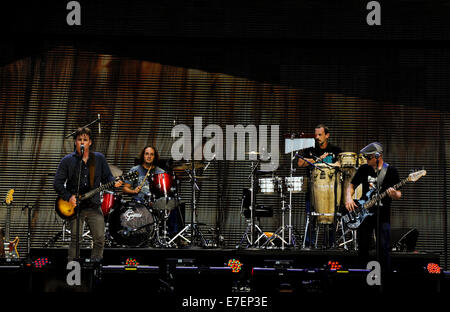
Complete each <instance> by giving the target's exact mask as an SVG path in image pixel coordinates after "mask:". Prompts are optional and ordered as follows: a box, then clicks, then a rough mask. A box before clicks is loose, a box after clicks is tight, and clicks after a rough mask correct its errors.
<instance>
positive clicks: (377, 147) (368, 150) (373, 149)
mask: <svg viewBox="0 0 450 312" xmlns="http://www.w3.org/2000/svg"><path fill="white" fill-rule="evenodd" d="M359 152H360V153H361V154H366V155H367V154H375V153H380V154H382V153H383V145H381V144H380V143H378V142H373V143H370V144H369V145H367V146H366V147H364V148H363V149H362V150H360V151H359Z"/></svg>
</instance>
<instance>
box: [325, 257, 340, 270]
mask: <svg viewBox="0 0 450 312" xmlns="http://www.w3.org/2000/svg"><path fill="white" fill-rule="evenodd" d="M328 269H330V270H335V271H337V270H340V269H342V265H341V264H340V263H339V262H338V261H333V260H330V261H328Z"/></svg>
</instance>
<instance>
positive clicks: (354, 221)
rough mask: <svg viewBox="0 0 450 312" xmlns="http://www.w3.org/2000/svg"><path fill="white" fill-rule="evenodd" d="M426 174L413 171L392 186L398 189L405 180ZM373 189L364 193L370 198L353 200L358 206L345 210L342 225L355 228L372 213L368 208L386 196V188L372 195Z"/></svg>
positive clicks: (416, 178)
mask: <svg viewBox="0 0 450 312" xmlns="http://www.w3.org/2000/svg"><path fill="white" fill-rule="evenodd" d="M426 174H427V171H426V170H419V171H416V172H413V173H411V174H409V176H408V177H407V178H406V179H404V180H402V181H400V182H399V183H397V184H396V185H394V186H393V188H394V189H395V190H398V189H399V188H400V187H402V186H403V185H405V184H406V182H416V181H417V180H419V179H420V178H421V177H423V176H425V175H426ZM374 191H375V189H371V190H370V191H369V192H367V194H366V198H370V199H368V200H364V199H359V200H355V203H356V205H357V206H358V207H357V208H355V210H354V211H352V212H347V214H345V215H344V216H342V221H343V222H344V225H346V226H347V227H348V228H350V229H357V228H358V227H359V226H360V225H361V223H362V222H363V221H364V219H365V218H366V217H368V216H371V215H373V213H371V212H369V208H370V207H372V206H374V205H375V204H376V203H377V201H379V200H382V199H383V198H384V197H386V196H387V190H386V191H385V192H383V193H381V194H380V195H379V196H373V197H372V195H374V194H373V192H374Z"/></svg>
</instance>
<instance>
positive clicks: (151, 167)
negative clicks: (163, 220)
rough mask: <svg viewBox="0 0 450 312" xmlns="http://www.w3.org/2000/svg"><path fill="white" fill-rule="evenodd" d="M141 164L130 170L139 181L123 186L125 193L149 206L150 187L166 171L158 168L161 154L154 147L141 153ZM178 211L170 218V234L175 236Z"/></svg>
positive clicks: (173, 211) (145, 148)
mask: <svg viewBox="0 0 450 312" xmlns="http://www.w3.org/2000/svg"><path fill="white" fill-rule="evenodd" d="M138 161H139V164H138V165H136V166H134V167H132V168H131V169H130V173H131V172H134V171H137V172H138V174H139V177H138V179H137V180H134V181H133V182H132V181H127V180H125V183H124V185H123V192H124V193H126V194H130V195H132V196H133V200H136V201H138V202H140V203H144V204H148V203H149V200H151V197H150V196H151V191H150V185H151V181H152V176H153V175H154V174H160V173H165V172H166V171H164V169H162V168H160V167H158V163H159V153H158V150H157V149H156V148H155V147H154V146H153V145H147V146H145V147H144V148H143V149H142V150H141V152H140V153H139V159H138ZM178 214H179V212H178V209H173V210H172V211H171V212H170V215H169V218H168V220H167V221H168V224H167V225H168V232H169V235H170V236H173V235H174V234H176V232H177V231H178V224H177V220H178Z"/></svg>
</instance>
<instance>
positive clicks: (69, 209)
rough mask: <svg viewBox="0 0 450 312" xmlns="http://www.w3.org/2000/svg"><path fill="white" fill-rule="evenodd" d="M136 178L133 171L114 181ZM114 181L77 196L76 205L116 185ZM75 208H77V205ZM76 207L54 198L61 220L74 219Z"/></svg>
mask: <svg viewBox="0 0 450 312" xmlns="http://www.w3.org/2000/svg"><path fill="white" fill-rule="evenodd" d="M138 176H139V173H138V172H137V171H134V172H130V173H128V174H125V175H123V176H119V177H116V180H117V179H120V180H122V181H123V180H135V179H136V178H137V177H138ZM116 180H115V181H111V182H109V183H106V184H103V185H101V186H100V187H97V188H96V189H93V190H91V191H89V192H87V193H84V194H83V195H80V196H78V198H77V203H80V202H81V201H83V200H86V199H88V198H91V197H92V196H94V195H95V194H97V193H100V192H101V191H103V190H106V189H109V188H111V187H113V186H114V184H115V183H116ZM76 207H78V205H77V206H76ZM76 207H73V206H72V204H71V203H70V202H68V201H66V200H64V199H62V198H61V197H58V198H56V201H55V211H56V213H57V214H58V215H59V216H60V217H61V218H63V219H71V218H72V217H74V216H75V214H76V212H77V211H76Z"/></svg>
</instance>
